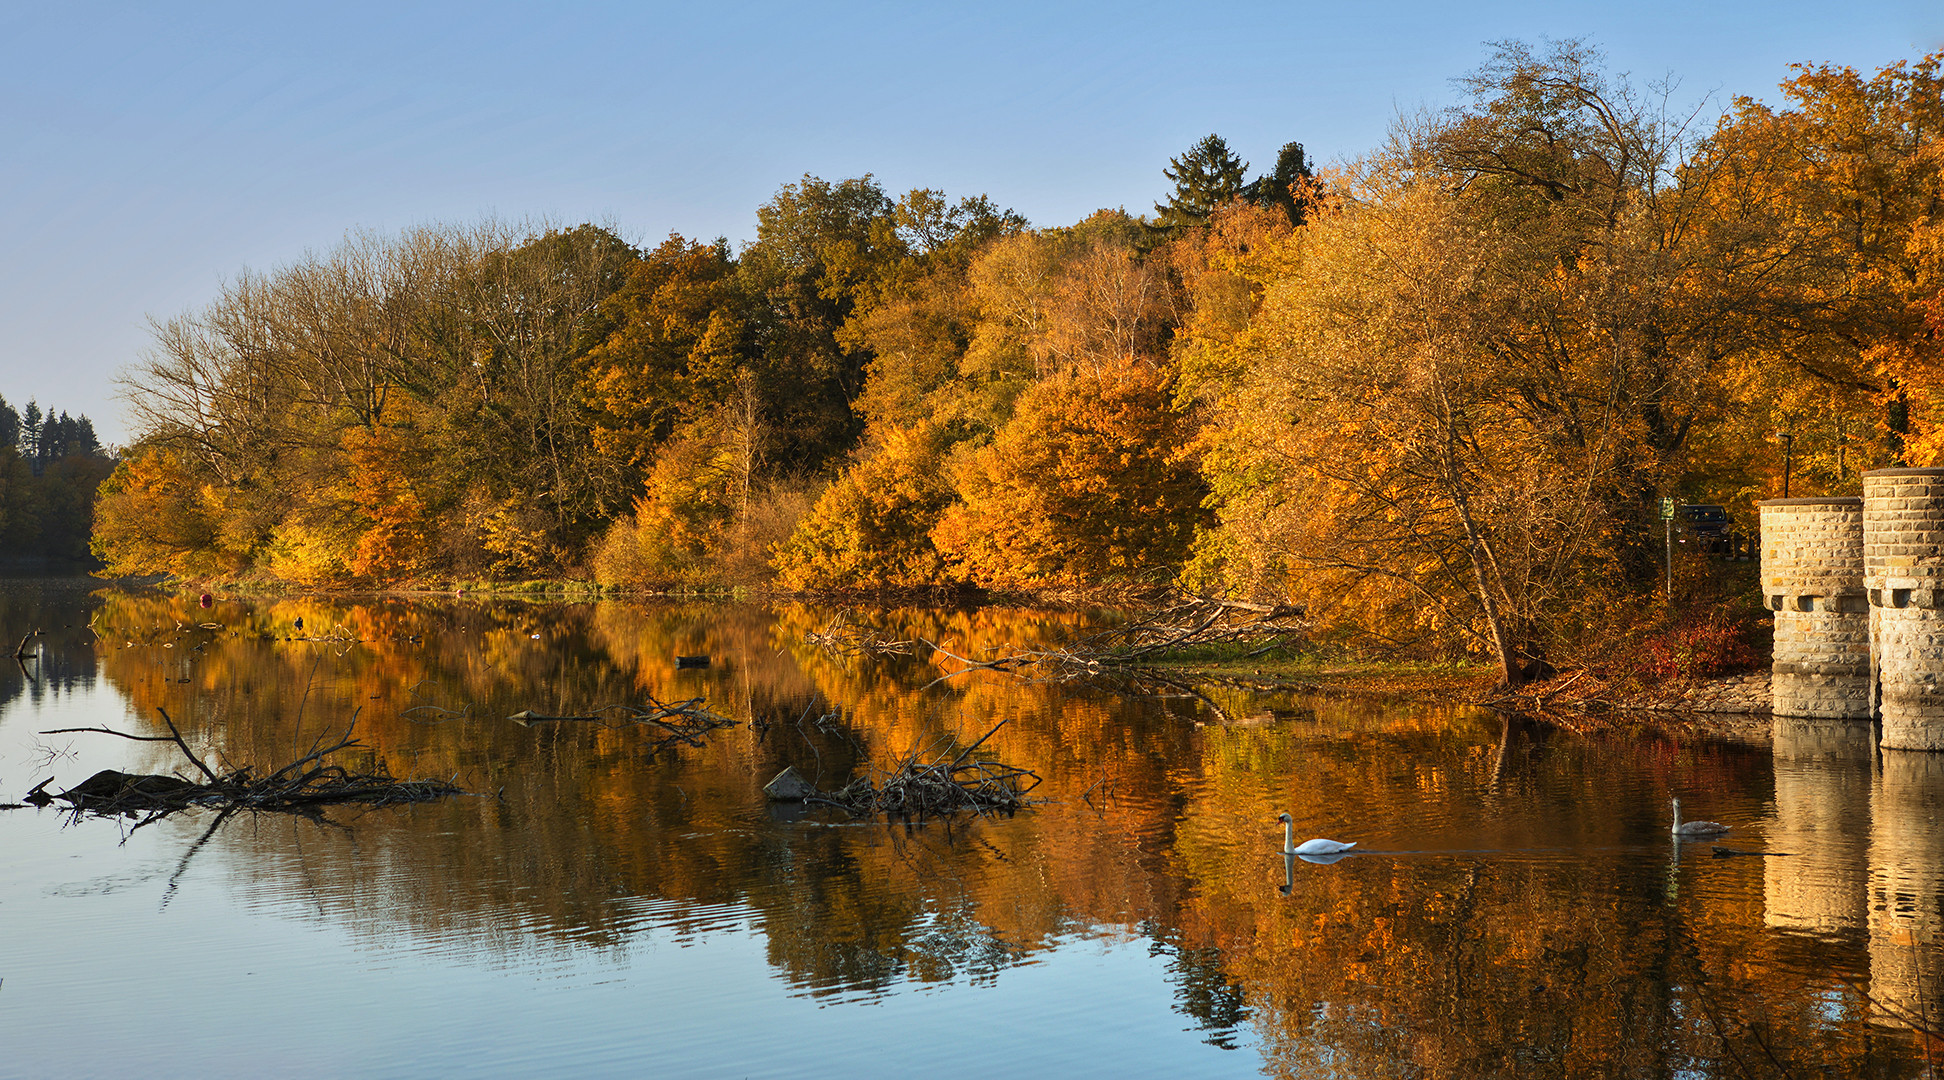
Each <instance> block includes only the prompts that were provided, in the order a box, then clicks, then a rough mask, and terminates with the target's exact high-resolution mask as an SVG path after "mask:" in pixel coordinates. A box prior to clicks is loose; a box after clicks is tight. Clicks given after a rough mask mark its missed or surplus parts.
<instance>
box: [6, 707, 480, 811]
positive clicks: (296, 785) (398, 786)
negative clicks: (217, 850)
mask: <svg viewBox="0 0 1944 1080" xmlns="http://www.w3.org/2000/svg"><path fill="white" fill-rule="evenodd" d="M156 711H157V712H160V713H162V722H163V723H164V724H167V725H168V728H169V734H168V735H131V734H129V733H128V732H125V731H116V730H114V729H112V728H101V727H93V728H56V729H53V730H51V731H45V732H42V734H44V735H59V734H68V733H79V732H94V733H99V734H104V735H114V736H116V737H118V738H123V739H130V740H133V741H136V742H167V743H174V744H175V745H176V748H177V749H178V750H180V751H182V754H183V756H184V757H186V758H188V759H189V762H190V764H192V765H194V766H196V768H197V769H198V770H200V771H201V772H202V774H203V775H204V776H205V777H207V778H208V779H207V781H206V782H198V781H195V780H189V779H185V778H183V777H180V776H161V775H140V774H134V773H124V772H118V771H116V770H114V769H104V770H102V771H101V772H98V773H96V774H94V775H93V776H90V777H89V778H87V779H86V780H83V781H82V782H81V783H79V784H76V785H74V786H73V787H71V788H68V789H67V790H66V791H62V792H60V793H59V794H56V795H53V796H48V795H46V794H45V792H44V790H43V789H44V788H46V786H47V784H48V783H49V781H42V782H41V784H40V785H39V786H37V787H36V788H35V789H34V791H33V792H31V793H30V797H31V796H32V795H39V796H40V797H41V798H42V799H44V800H46V801H48V802H52V801H54V800H57V799H58V800H60V801H63V802H66V803H67V804H68V805H69V807H71V808H72V809H73V810H74V811H75V812H76V813H81V812H84V811H85V812H87V813H92V814H100V815H104V816H106V815H128V816H133V815H146V816H145V817H144V820H143V821H142V822H141V825H147V824H149V823H150V822H152V821H155V820H157V819H158V818H162V817H166V816H168V815H169V814H173V813H176V812H178V811H182V810H188V809H190V808H192V807H208V808H215V809H219V810H221V811H223V812H224V813H225V814H229V813H233V812H235V811H237V810H258V811H271V812H296V813H304V814H312V813H315V811H316V810H317V808H319V807H322V806H328V805H332V804H338V803H363V804H366V805H370V806H390V805H393V804H395V803H401V802H427V801H430V800H432V799H438V798H443V797H444V796H447V795H458V794H463V791H462V789H461V788H459V787H458V786H457V785H456V784H455V783H453V782H451V781H447V780H400V779H397V778H396V777H393V776H391V775H390V774H389V773H386V772H383V771H382V770H381V771H379V772H375V773H354V772H351V771H350V770H348V769H345V768H344V767H342V766H339V765H327V764H324V761H323V759H324V758H325V757H327V756H329V755H330V754H333V753H335V752H337V751H339V750H345V749H349V748H351V747H356V746H361V745H363V744H362V743H360V742H359V741H358V740H357V739H355V738H353V737H352V735H351V730H352V728H351V727H346V728H345V730H344V734H343V735H342V736H341V737H339V738H338V740H337V741H336V742H334V743H332V744H331V745H329V746H324V745H322V744H323V741H324V740H323V737H322V736H319V737H318V739H317V741H316V742H313V743H312V744H311V751H310V753H308V754H305V755H304V756H303V757H301V758H298V759H297V760H296V761H293V762H291V763H290V764H288V765H285V766H283V767H282V768H280V769H278V770H276V771H275V772H272V773H271V774H269V775H268V776H264V777H261V778H258V777H254V776H251V775H250V774H251V771H252V770H251V768H250V767H249V766H245V767H243V768H241V769H236V770H234V771H232V772H229V773H224V774H219V773H217V772H216V771H215V770H213V769H211V768H210V767H209V766H208V765H207V764H205V763H204V762H203V760H202V759H201V758H199V757H197V756H196V754H195V752H194V751H192V750H190V748H189V744H188V742H187V741H186V740H185V739H183V737H182V732H181V731H180V730H178V729H177V728H176V726H175V722H174V721H173V720H170V719H169V715H168V713H166V712H163V711H162V710H160V709H157V710H156ZM356 723H357V718H356V716H355V715H354V716H353V717H352V725H353V726H355V725H356ZM141 825H138V826H136V827H137V828H140V827H141Z"/></svg>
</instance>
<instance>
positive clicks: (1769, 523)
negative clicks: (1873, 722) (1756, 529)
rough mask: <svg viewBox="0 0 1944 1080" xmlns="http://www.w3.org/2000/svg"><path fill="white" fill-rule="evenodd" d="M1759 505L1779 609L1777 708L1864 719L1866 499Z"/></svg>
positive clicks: (1772, 602) (1768, 581) (1768, 580)
mask: <svg viewBox="0 0 1944 1080" xmlns="http://www.w3.org/2000/svg"><path fill="white" fill-rule="evenodd" d="M1761 511H1762V599H1763V602H1764V604H1765V605H1766V606H1767V607H1768V609H1769V610H1770V611H1772V612H1774V613H1775V667H1774V671H1773V675H1774V681H1773V686H1772V693H1773V704H1772V708H1773V709H1774V711H1775V714H1776V715H1777V716H1796V717H1817V718H1824V719H1832V720H1844V719H1859V718H1862V719H1867V718H1868V717H1869V715H1870V704H1871V702H1870V608H1869V605H1868V603H1867V602H1866V601H1865V599H1864V584H1863V567H1864V555H1863V519H1864V509H1863V500H1862V499H1858V498H1853V497H1852V498H1821V499H1771V500H1769V501H1768V502H1765V503H1763V504H1762V506H1761Z"/></svg>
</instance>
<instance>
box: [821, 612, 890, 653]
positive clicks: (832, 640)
mask: <svg viewBox="0 0 1944 1080" xmlns="http://www.w3.org/2000/svg"><path fill="white" fill-rule="evenodd" d="M803 640H805V641H807V642H809V643H810V644H812V645H815V646H816V647H818V648H819V649H822V650H824V651H825V652H828V653H833V654H835V655H837V656H886V655H891V656H909V655H911V650H912V648H913V647H914V646H916V645H917V644H918V641H917V640H916V639H913V640H910V641H900V640H898V639H897V638H894V637H891V636H890V635H888V634H886V633H884V632H883V631H881V630H879V629H878V628H876V627H874V626H869V625H866V624H864V623H861V622H858V621H857V619H856V618H855V617H854V616H853V615H852V614H851V613H850V609H849V608H846V609H844V610H843V611H840V612H838V613H837V614H835V615H833V616H831V617H830V621H829V622H828V623H825V624H824V628H823V629H822V630H812V631H810V632H809V633H807V634H805V635H803Z"/></svg>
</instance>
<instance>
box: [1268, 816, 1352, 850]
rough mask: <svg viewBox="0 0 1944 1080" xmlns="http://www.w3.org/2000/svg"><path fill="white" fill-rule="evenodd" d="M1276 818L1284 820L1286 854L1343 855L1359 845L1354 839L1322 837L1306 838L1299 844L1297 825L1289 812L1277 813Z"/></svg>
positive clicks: (1284, 847) (1284, 848)
mask: <svg viewBox="0 0 1944 1080" xmlns="http://www.w3.org/2000/svg"><path fill="white" fill-rule="evenodd" d="M1276 820H1277V821H1280V822H1282V827H1283V854H1284V855H1341V854H1342V853H1344V852H1346V851H1349V850H1350V849H1351V848H1353V847H1356V846H1357V844H1356V841H1354V840H1353V841H1351V842H1350V843H1348V844H1346V843H1344V842H1343V841H1341V840H1324V839H1320V838H1319V839H1316V840H1305V841H1303V842H1302V843H1300V844H1299V843H1297V842H1296V834H1295V833H1294V832H1293V831H1292V830H1293V829H1294V828H1295V826H1294V824H1292V819H1291V818H1290V816H1289V815H1288V814H1277V815H1276Z"/></svg>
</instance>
